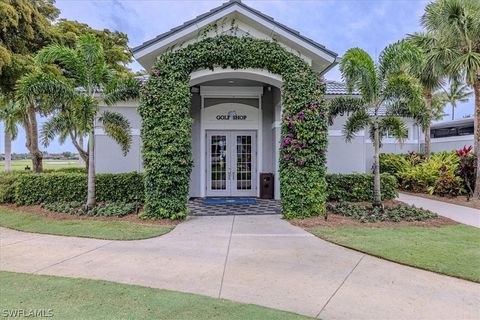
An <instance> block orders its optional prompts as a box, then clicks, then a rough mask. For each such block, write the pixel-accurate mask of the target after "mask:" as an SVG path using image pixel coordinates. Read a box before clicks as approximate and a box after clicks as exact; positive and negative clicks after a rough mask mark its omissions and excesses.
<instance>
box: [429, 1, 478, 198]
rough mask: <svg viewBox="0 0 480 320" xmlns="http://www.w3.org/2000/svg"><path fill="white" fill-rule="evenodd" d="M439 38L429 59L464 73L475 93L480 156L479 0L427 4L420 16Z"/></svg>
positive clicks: (455, 72)
mask: <svg viewBox="0 0 480 320" xmlns="http://www.w3.org/2000/svg"><path fill="white" fill-rule="evenodd" d="M421 22H422V25H423V27H424V28H425V29H426V30H427V32H428V33H429V34H430V36H431V37H433V38H435V39H437V42H438V43H437V45H435V46H432V49H431V52H430V53H429V54H428V57H427V59H428V60H429V61H432V63H434V64H435V63H438V62H441V63H442V64H445V65H446V70H447V72H448V74H449V76H450V77H451V78H457V77H460V76H463V77H464V78H465V82H466V83H467V84H468V85H469V86H471V87H472V88H473V91H474V94H475V117H474V119H475V120H474V126H475V139H474V149H475V155H476V156H477V158H480V134H479V133H480V127H479V121H480V27H479V26H480V1H478V0H438V1H436V2H432V3H430V4H428V5H427V6H426V8H425V13H424V14H423V16H422V19H421ZM474 196H475V197H476V198H479V197H480V161H477V178H476V182H475V194H474Z"/></svg>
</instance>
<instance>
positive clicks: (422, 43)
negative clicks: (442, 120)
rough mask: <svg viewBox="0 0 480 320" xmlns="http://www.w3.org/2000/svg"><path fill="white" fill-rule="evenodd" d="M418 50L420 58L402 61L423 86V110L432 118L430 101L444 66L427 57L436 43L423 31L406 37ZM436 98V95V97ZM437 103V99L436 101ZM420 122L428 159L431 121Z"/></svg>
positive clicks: (438, 84) (442, 76) (440, 78)
mask: <svg viewBox="0 0 480 320" xmlns="http://www.w3.org/2000/svg"><path fill="white" fill-rule="evenodd" d="M407 41H409V42H410V43H412V44H413V45H415V46H417V47H418V49H419V50H420V59H413V60H410V61H404V63H407V64H408V67H407V69H408V72H409V73H410V74H411V75H412V76H413V77H415V78H417V79H418V81H419V82H420V84H421V85H422V88H423V101H424V104H425V109H424V112H425V113H426V115H430V120H431V119H432V118H433V106H432V101H433V98H434V93H435V91H437V90H438V89H440V88H441V87H442V84H443V80H444V75H445V71H444V68H445V66H444V65H443V64H442V62H441V61H432V60H429V59H427V57H428V54H429V53H430V51H431V50H432V47H433V46H434V45H435V44H436V39H435V38H433V37H430V36H429V35H428V34H425V33H415V34H413V35H410V36H409V37H408V40H407ZM437 98H438V97H437ZM436 102H437V103H438V100H437V101H436ZM430 120H428V121H427V122H425V123H423V124H422V129H423V132H424V138H425V157H426V158H427V159H428V158H429V157H430V153H431V151H430V150H431V148H430V145H431V137H430V125H431V121H430Z"/></svg>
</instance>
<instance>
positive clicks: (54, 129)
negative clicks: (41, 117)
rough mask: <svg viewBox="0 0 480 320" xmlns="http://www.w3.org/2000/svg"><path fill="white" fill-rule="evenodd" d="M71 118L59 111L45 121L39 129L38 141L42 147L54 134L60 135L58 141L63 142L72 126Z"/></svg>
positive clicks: (45, 145)
mask: <svg viewBox="0 0 480 320" xmlns="http://www.w3.org/2000/svg"><path fill="white" fill-rule="evenodd" d="M74 126H75V125H74V123H73V119H72V118H71V117H69V116H68V114H67V113H65V112H61V113H59V114H58V115H56V116H53V117H51V118H50V119H48V121H46V122H45V123H44V124H43V126H42V129H41V131H40V141H41V142H42V144H43V146H44V147H48V145H49V144H50V142H51V141H52V140H53V139H55V137H56V136H60V142H62V143H63V142H64V141H65V139H66V137H67V136H68V133H69V130H70V129H71V128H72V127H74Z"/></svg>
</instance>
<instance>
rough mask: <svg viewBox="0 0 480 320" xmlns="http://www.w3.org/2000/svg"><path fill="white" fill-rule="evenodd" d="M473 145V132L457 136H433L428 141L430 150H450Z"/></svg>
mask: <svg viewBox="0 0 480 320" xmlns="http://www.w3.org/2000/svg"><path fill="white" fill-rule="evenodd" d="M473 145H474V140H473V134H472V135H466V136H458V137H446V138H435V139H432V140H431V142H430V148H431V150H432V152H439V151H452V150H458V149H462V148H463V147H465V146H467V147H468V146H472V147H473Z"/></svg>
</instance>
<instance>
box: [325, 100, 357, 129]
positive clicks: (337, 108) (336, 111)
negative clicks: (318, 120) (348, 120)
mask: <svg viewBox="0 0 480 320" xmlns="http://www.w3.org/2000/svg"><path fill="white" fill-rule="evenodd" d="M328 107H329V112H328V121H329V124H330V125H332V124H333V120H334V119H335V118H336V117H338V116H341V115H344V114H350V113H353V112H356V111H358V110H360V109H362V108H365V102H364V101H363V99H361V98H357V97H352V96H340V97H335V98H333V99H332V100H330V101H329V102H328Z"/></svg>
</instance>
